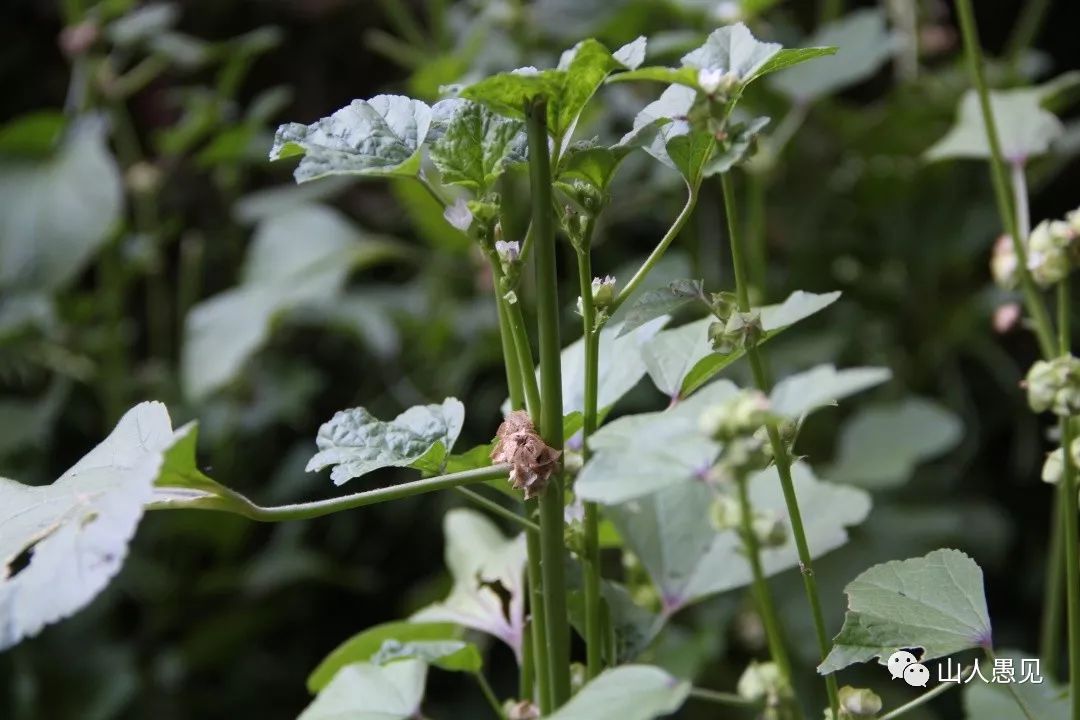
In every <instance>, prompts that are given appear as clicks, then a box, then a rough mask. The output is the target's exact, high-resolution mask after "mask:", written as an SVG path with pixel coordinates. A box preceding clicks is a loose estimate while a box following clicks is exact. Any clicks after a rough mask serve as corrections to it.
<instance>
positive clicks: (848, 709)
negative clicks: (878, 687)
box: [840, 685, 882, 720]
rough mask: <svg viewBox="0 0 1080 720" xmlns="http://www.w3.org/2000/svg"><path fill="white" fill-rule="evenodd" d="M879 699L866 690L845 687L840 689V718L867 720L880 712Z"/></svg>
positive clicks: (873, 693)
mask: <svg viewBox="0 0 1080 720" xmlns="http://www.w3.org/2000/svg"><path fill="white" fill-rule="evenodd" d="M881 705H882V703H881V698H880V697H878V695H877V693H875V692H873V691H872V690H868V689H866V688H853V687H851V686H850V685H845V686H844V687H842V688H840V717H841V718H845V717H846V718H850V720H863V719H864V718H865V719H867V720H869V719H870V718H873V717H876V716H877V714H878V713H879V712H881Z"/></svg>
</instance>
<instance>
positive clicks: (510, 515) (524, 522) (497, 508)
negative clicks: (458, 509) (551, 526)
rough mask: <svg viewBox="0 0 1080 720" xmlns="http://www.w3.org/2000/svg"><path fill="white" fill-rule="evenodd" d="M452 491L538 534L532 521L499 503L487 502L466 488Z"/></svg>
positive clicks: (538, 529) (487, 500)
mask: <svg viewBox="0 0 1080 720" xmlns="http://www.w3.org/2000/svg"><path fill="white" fill-rule="evenodd" d="M454 490H457V492H458V494H460V495H464V496H465V497H467V498H468V499H469V500H470V501H472V502H473V503H474V504H476V505H478V506H480V507H482V508H484V509H485V510H487V511H488V512H490V513H491V514H492V515H498V516H499V517H501V518H503V519H504V520H509V521H510V522H512V523H514V524H515V525H517V526H518V527H520V528H521V529H522V530H525V531H527V532H534V533H538V532H540V526H539V525H537V524H536V523H534V522H533V521H532V520H530V519H528V518H526V517H522V516H521V515H518V514H517V513H516V512H514V511H513V510H510V509H509V508H504V507H503V506H502V505H500V504H499V503H497V502H495V501H494V500H489V499H488V498H486V497H484V496H483V495H481V494H480V493H478V492H476V491H475V490H469V489H468V488H464V487H456V488H454Z"/></svg>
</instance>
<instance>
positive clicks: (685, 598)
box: [605, 401, 870, 615]
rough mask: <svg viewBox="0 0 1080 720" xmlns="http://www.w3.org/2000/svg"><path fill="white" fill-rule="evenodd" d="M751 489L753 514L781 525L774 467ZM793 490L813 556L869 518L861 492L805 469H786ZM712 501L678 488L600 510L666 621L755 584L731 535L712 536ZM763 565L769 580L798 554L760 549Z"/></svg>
mask: <svg viewBox="0 0 1080 720" xmlns="http://www.w3.org/2000/svg"><path fill="white" fill-rule="evenodd" d="M688 402H689V401H688ZM749 483H750V485H749V494H750V502H751V504H752V505H753V507H754V509H755V510H756V511H759V512H766V513H771V514H773V515H775V516H776V517H778V518H782V519H785V522H786V518H787V505H786V503H785V501H784V496H783V492H782V490H781V487H780V480H779V477H778V475H777V471H776V468H775V467H772V468H769V469H767V470H764V471H762V472H760V473H757V474H755V475H754V476H753V477H751V478H750V480H749ZM792 483H793V485H794V488H795V492H796V493H797V495H798V497H799V505H800V509H801V510H802V515H803V522H804V529H805V532H806V537H807V543H808V545H809V547H810V550H811V554H812V556H813V557H820V556H822V555H824V554H826V553H828V552H830V551H832V550H834V549H836V548H838V547H840V546H841V545H843V544H844V543H846V542H847V540H848V534H847V531H846V528H847V527H850V526H852V525H857V524H859V523H861V522H862V521H863V520H865V519H866V516H867V514H868V513H869V511H870V496H869V495H868V494H867V493H866V492H864V491H862V490H858V489H855V488H851V487H847V486H844V485H837V484H833V483H827V482H822V481H820V480H818V479H817V478H816V477H815V476H814V474H813V472H812V471H811V470H810V468H809V466H807V465H806V464H804V463H801V462H796V463H794V464H793V465H792ZM711 500H712V493H711V492H710V490H709V489H708V488H707V487H706V486H705V485H704V484H703V483H700V482H684V483H681V484H678V485H674V486H672V487H669V488H667V489H664V490H661V491H660V492H658V493H655V494H653V495H650V496H648V497H642V498H638V499H636V500H635V501H633V502H629V503H625V504H622V505H618V506H616V507H609V508H606V509H605V513H606V514H607V515H608V516H609V517H611V519H612V521H613V522H614V523H615V526H616V527H617V528H618V530H619V533H620V534H621V535H622V536H623V539H624V541H625V542H626V545H627V547H629V548H630V549H631V550H632V551H633V552H634V554H635V555H637V556H638V558H639V559H640V560H641V563H642V565H644V567H645V569H646V570H647V571H648V573H649V576H650V577H651V578H652V580H653V583H654V584H655V585H656V587H657V589H658V590H659V591H660V595H661V599H662V601H663V604H664V608H665V613H666V614H667V615H671V614H672V613H674V612H676V611H678V610H680V609H681V608H683V607H686V606H687V605H690V604H692V603H694V602H697V601H699V600H701V599H703V598H706V597H708V596H710V595H714V594H716V593H720V592H725V591H727V590H732V589H734V588H738V587H743V586H745V585H748V584H750V582H752V580H753V574H752V572H751V570H750V565H749V563H747V561H746V557H745V553H744V551H743V544H742V541H741V539H740V538H739V537H738V535H737V533H736V532H735V531H734V530H727V531H724V532H720V533H717V532H716V531H715V530H714V529H713V527H712V525H711V524H710V522H709V518H708V508H709V505H710V502H711ZM761 559H762V565H763V566H764V570H765V574H766V575H767V576H771V575H775V574H777V573H779V572H782V571H784V570H787V569H789V568H792V567H797V566H798V564H799V555H798V551H797V548H796V547H795V542H794V539H793V538H792V537H790V533H789V537H788V538H787V541H786V542H785V543H784V544H783V545H781V546H780V547H777V548H768V549H764V550H763V551H762V554H761Z"/></svg>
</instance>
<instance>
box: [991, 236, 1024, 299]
mask: <svg viewBox="0 0 1080 720" xmlns="http://www.w3.org/2000/svg"><path fill="white" fill-rule="evenodd" d="M1019 265H1020V264H1019V263H1018V262H1017V260H1016V253H1015V252H1014V248H1013V244H1012V238H1011V237H1009V236H1008V235H1002V236H1001V237H999V238H998V239H997V242H995V243H994V252H993V254H992V255H991V256H990V274H991V275H993V277H994V282H995V283H997V285H998V287H1001V288H1003V289H1005V290H1012V289H1013V288H1014V287H1016V281H1017V274H1016V271H1017V268H1019Z"/></svg>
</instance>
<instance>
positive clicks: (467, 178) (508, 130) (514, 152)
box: [431, 99, 528, 195]
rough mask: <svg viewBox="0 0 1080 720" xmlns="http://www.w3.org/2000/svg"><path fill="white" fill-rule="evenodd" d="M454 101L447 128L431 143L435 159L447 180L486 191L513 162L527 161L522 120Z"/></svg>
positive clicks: (449, 182) (466, 102) (479, 193)
mask: <svg viewBox="0 0 1080 720" xmlns="http://www.w3.org/2000/svg"><path fill="white" fill-rule="evenodd" d="M444 104H452V106H453V107H452V109H450V120H449V121H448V122H447V123H446V127H445V130H443V131H442V134H441V135H440V136H439V137H438V139H437V140H435V142H433V143H432V145H431V160H432V162H434V163H435V167H436V168H438V170H439V172H440V173H442V180H443V182H444V183H448V184H451V185H461V186H463V187H466V188H469V189H470V190H472V191H473V192H475V193H476V194H477V195H483V194H484V193H486V192H487V191H488V190H490V189H491V187H492V185H493V184H494V183H495V181H496V180H497V179H498V177H499V176H500V175H501V174H502V172H503V170H504V169H505V168H506V167H507V166H508V165H511V164H514V163H520V162H524V161H525V156H526V154H527V145H528V142H527V138H526V137H525V133H524V124H523V123H522V122H521V121H519V120H511V119H509V118H505V117H501V116H499V115H496V114H495V113H493V112H492V111H490V110H488V109H487V108H485V107H483V106H482V105H478V104H477V103H473V102H468V101H467V100H456V99H455V100H444V101H442V102H441V103H438V105H436V108H438V106H439V105H444Z"/></svg>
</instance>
